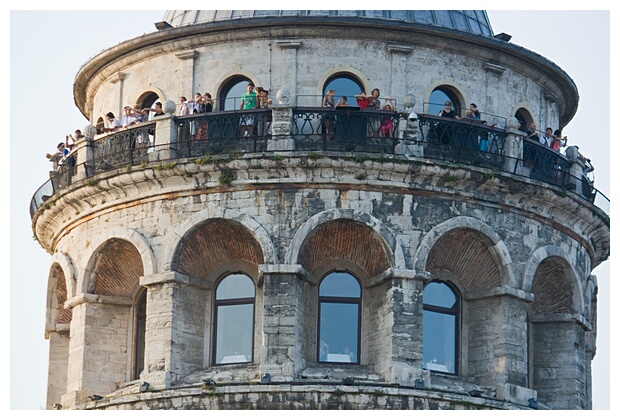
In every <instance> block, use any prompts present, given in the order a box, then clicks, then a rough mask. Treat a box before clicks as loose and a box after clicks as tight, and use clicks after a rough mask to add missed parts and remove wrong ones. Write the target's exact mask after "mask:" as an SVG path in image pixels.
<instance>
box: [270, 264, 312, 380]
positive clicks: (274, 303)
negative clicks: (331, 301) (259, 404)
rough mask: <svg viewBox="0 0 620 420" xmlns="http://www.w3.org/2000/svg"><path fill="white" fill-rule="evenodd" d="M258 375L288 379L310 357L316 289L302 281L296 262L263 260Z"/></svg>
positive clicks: (302, 277)
mask: <svg viewBox="0 0 620 420" xmlns="http://www.w3.org/2000/svg"><path fill="white" fill-rule="evenodd" d="M259 272H260V274H259V276H260V277H262V281H263V322H262V328H263V331H262V336H263V340H262V347H261V356H260V364H261V365H260V373H261V376H262V375H264V374H266V373H268V374H270V375H271V379H272V380H276V381H292V380H293V379H294V378H296V377H297V372H299V371H300V370H301V369H302V368H303V366H304V365H305V364H306V363H305V362H306V360H308V359H309V360H313V356H312V355H314V351H315V346H314V345H313V343H314V342H315V335H316V315H315V314H316V298H315V296H316V290H314V291H313V292H310V290H311V289H313V288H312V285H310V284H309V283H307V282H305V281H304V278H307V277H308V274H307V273H305V270H304V269H303V268H302V267H301V266H300V265H281V264H274V265H271V264H263V265H260V266H259Z"/></svg>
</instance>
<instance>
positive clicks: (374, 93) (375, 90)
mask: <svg viewBox="0 0 620 420" xmlns="http://www.w3.org/2000/svg"><path fill="white" fill-rule="evenodd" d="M380 94H381V92H379V89H377V88H374V89H373V90H372V96H374V97H375V98H378V97H379V95H380Z"/></svg>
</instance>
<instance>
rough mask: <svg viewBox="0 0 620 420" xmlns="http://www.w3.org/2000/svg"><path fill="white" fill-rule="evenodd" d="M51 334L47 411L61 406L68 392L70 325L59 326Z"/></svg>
mask: <svg viewBox="0 0 620 420" xmlns="http://www.w3.org/2000/svg"><path fill="white" fill-rule="evenodd" d="M48 334H49V349H50V353H49V363H48V369H47V403H46V405H45V408H46V409H47V410H52V409H54V405H55V404H60V402H61V399H62V395H63V394H65V393H66V392H67V368H68V364H69V324H57V325H56V328H55V330H54V331H50V332H48Z"/></svg>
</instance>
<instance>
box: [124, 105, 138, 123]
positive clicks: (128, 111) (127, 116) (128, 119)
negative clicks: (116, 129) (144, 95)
mask: <svg viewBox="0 0 620 420" xmlns="http://www.w3.org/2000/svg"><path fill="white" fill-rule="evenodd" d="M123 111H124V112H125V115H123V117H122V118H121V127H123V128H127V127H129V126H130V125H132V124H136V123H137V122H138V119H137V118H136V117H134V116H133V115H132V113H131V107H130V106H129V105H127V106H125V108H123Z"/></svg>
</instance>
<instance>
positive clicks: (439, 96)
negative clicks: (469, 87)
mask: <svg viewBox="0 0 620 420" xmlns="http://www.w3.org/2000/svg"><path fill="white" fill-rule="evenodd" d="M447 101H450V102H452V108H453V109H454V112H455V113H456V115H459V116H460V115H461V101H460V100H459V98H458V96H457V95H456V94H455V93H454V91H453V90H452V89H451V88H450V87H448V86H438V87H436V88H435V90H433V91H432V92H431V96H430V97H429V100H428V102H429V104H428V113H429V114H430V115H437V114H439V111H441V110H443V109H444V106H445V103H446V102H447Z"/></svg>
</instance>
